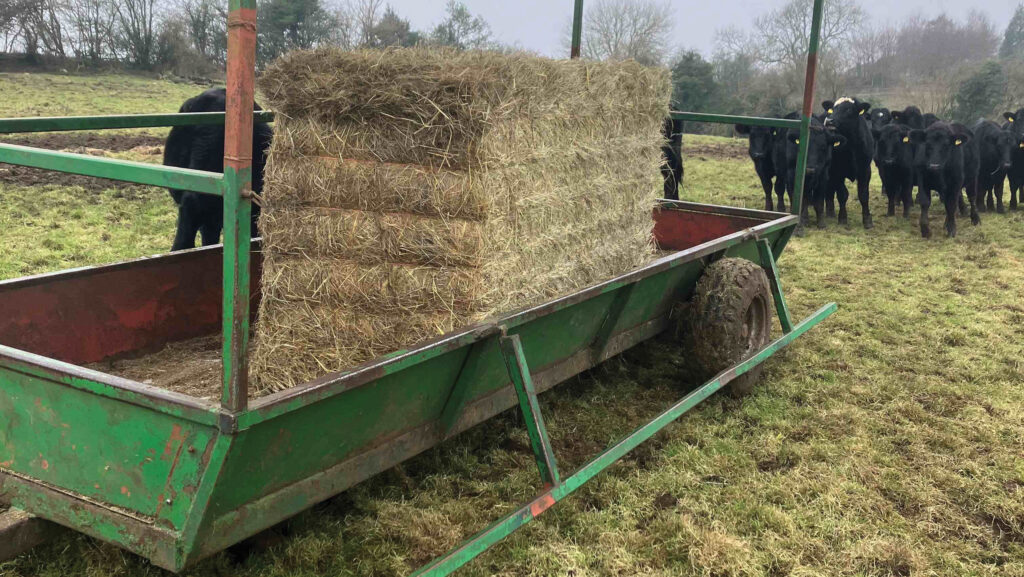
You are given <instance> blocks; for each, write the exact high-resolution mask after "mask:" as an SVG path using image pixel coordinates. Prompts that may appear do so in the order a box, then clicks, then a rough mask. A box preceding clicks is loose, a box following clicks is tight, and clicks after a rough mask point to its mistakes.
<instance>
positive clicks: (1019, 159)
mask: <svg viewBox="0 0 1024 577" xmlns="http://www.w3.org/2000/svg"><path fill="white" fill-rule="evenodd" d="M1003 117H1004V118H1006V124H1003V129H1004V130H1009V131H1010V133H1011V134H1013V138H1014V141H1015V145H1014V147H1013V159H1012V160H1011V161H1010V164H1011V166H1010V170H1009V171H1008V172H1007V176H1008V177H1009V180H1010V210H1017V200H1018V199H1020V202H1021V203H1024V108H1022V109H1020V110H1018V111H1017V112H1007V113H1006V114H1003Z"/></svg>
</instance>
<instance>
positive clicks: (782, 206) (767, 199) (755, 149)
mask: <svg viewBox="0 0 1024 577" xmlns="http://www.w3.org/2000/svg"><path fill="white" fill-rule="evenodd" d="M776 132H777V131H776V130H775V129H773V128H770V127H767V126H748V125H746V124H737V125H736V133H737V134H741V135H743V136H746V137H747V140H748V146H747V153H748V154H750V159H751V160H753V161H754V170H755V171H756V172H757V177H758V178H759V179H761V188H762V189H764V209H765V210H767V211H773V210H775V206H774V204H773V203H772V190H773V188H774V190H775V193H776V194H777V195H778V197H779V203H778V204H779V211H780V212H781V211H785V210H786V181H785V177H784V176H782V175H781V174H782V171H781V170H776V168H775V136H776ZM773 181H774V182H773Z"/></svg>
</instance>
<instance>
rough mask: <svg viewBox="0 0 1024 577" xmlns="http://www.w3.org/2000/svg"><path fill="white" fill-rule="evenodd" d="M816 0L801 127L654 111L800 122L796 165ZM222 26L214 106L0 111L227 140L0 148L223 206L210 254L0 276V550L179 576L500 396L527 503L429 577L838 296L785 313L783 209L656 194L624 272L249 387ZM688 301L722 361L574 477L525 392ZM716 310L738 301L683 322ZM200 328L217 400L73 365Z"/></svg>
mask: <svg viewBox="0 0 1024 577" xmlns="http://www.w3.org/2000/svg"><path fill="white" fill-rule="evenodd" d="M822 2H823V0H816V1H815V4H814V19H813V28H812V36H811V39H810V41H811V44H810V51H809V57H808V70H807V83H806V87H805V93H806V94H805V101H804V108H803V114H802V118H801V119H800V120H777V119H765V118H740V117H726V116H717V115H701V114H689V113H673V115H674V116H676V117H677V118H679V119H683V120H687V121H698V122H728V123H733V122H745V123H748V124H761V125H768V126H776V127H781V128H799V129H800V130H801V131H802V134H803V135H804V138H802V139H801V141H800V142H801V150H800V160H799V165H798V170H799V173H800V174H802V173H803V170H804V167H805V160H806V153H807V150H806V143H807V141H808V139H807V138H806V136H807V131H808V129H809V122H810V112H811V103H812V97H813V92H814V74H815V63H816V52H817V44H818V30H819V27H820V23H821V15H822ZM582 4H583V3H582V0H577V2H576V10H575V25H574V27H573V55H574V56H577V55H578V53H579V42H580V34H581V30H582V24H583V20H582V18H583V6H582ZM228 23H229V34H228V36H229V40H228V48H229V59H228V74H227V91H228V105H227V113H226V114H173V115H142V116H114V117H111V116H106V117H80V118H29V119H0V133H12V132H44V131H64V130H97V129H108V128H133V127H153V126H175V125H188V124H220V123H224V124H225V130H226V135H227V140H226V146H225V173H224V174H223V175H221V174H213V173H205V172H200V171H193V170H183V169H177V168H169V167H163V166H154V165H146V164H140V163H134V162H127V161H120V160H111V159H105V158H95V157H90V156H85V155H78V154H68V153H60V152H51V151H43V150H37V149H33V148H27V147H22V146H14V145H8V144H0V163H9V164H16V165H22V166H31V167H37V168H43V169H48V170H53V171H60V172H67V173H73V174H80V175H88V176H95V177H103V178H112V179H117V180H122V181H127V182H134V183H140V184H146V185H153V186H164V187H173V188H177V189H184V190H192V191H196V192H200V193H206V194H214V195H220V196H222V197H223V199H224V206H225V211H224V225H225V240H224V245H223V246H217V247H209V248H202V249H197V250H191V251H184V252H179V253H173V254H168V255H162V256H157V257H152V258H146V259H140V260H135V261H130V262H125V263H120V264H114V265H109V266H101V267H90V268H83V269H75V270H71V271H65V272H59V273H54V274H47V275H41V276H35V277H29V278H22V279H15V280H9V281H3V282H0V507H5V506H6V507H8V508H7V511H6V513H4V514H3V515H2V516H0V559H4V558H9V557H11V556H14V555H17V554H19V553H21V552H23V551H25V550H27V549H28V548H29V547H32V546H33V545H35V544H37V543H39V542H40V541H41V540H43V539H46V538H48V537H49V536H50V535H52V534H53V532H54V531H55V530H56V529H57V528H58V527H59V526H63V527H67V528H70V529H74V530H76V531H80V532H82V533H85V534H88V535H91V536H93V537H95V538H97V539H101V540H103V541H107V542H109V543H113V544H116V545H118V546H120V547H123V548H125V549H127V550H129V551H132V552H134V553H136V554H138V555H141V556H143V557H146V558H147V559H149V560H151V561H152V562H153V563H154V564H155V565H157V566H159V567H162V568H165V569H168V570H171V571H181V570H182V569H184V568H186V567H188V566H189V565H191V564H193V563H195V562H196V561H198V560H200V559H203V558H204V557H207V556H209V555H213V554H215V553H217V552H219V551H222V550H223V549H225V548H226V547H229V546H231V545H232V544H235V543H238V542H239V541H242V540H244V539H246V538H248V537H250V536H253V535H255V534H257V533H259V532H261V531H263V530H264V529H267V528H268V527H271V526H273V525H275V524H276V523H279V522H281V521H283V520H285V519H288V518H289V517H291V516H293V515H295V514H297V513H299V512H301V511H303V510H306V509H308V508H310V507H312V506H313V505H315V504H316V503H319V502H321V501H324V500H326V499H329V498H331V497H332V496H334V495H337V494H338V493H340V492H342V491H344V490H345V489H347V488H349V487H351V486H353V485H355V484H357V483H359V482H361V481H363V480H365V479H367V478H369V477H371V476H373V475H375V474H377V473H380V472H382V471H384V470H386V469H388V468H390V467H393V466H395V465H397V464H399V463H402V462H403V461H405V460H407V459H410V458H412V457H413V456H415V455H417V454H419V453H421V452H423V451H425V450H427V449H429V448H431V447H433V446H435V445H437V444H438V443H441V442H442V441H444V440H445V439H448V438H450V437H452V436H454V435H456V434H458V433H459V432H461V431H464V430H466V429H468V428H470V427H473V426H475V425H477V424H479V423H481V422H483V421H485V420H487V419H489V418H491V417H494V416H495V415H497V414H499V413H501V412H503V411H506V410H508V409H510V408H513V407H519V408H520V409H521V412H522V414H523V416H524V421H525V426H526V428H527V430H528V432H529V438H530V441H531V444H532V448H533V451H534V454H535V457H536V461H537V466H538V469H539V472H540V479H539V482H538V493H537V496H536V498H534V499H533V500H532V501H531V502H529V503H527V504H525V505H523V507H522V508H520V509H519V510H517V511H515V512H514V513H512V514H510V515H507V516H505V517H504V518H502V519H498V520H496V521H495V523H494V524H493V525H491V526H490V527H487V528H486V529H484V530H482V531H481V532H480V533H478V534H476V535H474V536H473V537H471V538H470V539H469V540H468V541H466V542H465V543H463V544H462V545H461V546H460V547H458V548H457V549H455V550H453V551H451V552H449V553H447V554H445V555H444V556H442V557H439V558H438V559H436V560H434V561H433V562H431V563H430V564H429V565H427V566H426V567H424V568H422V569H420V570H419V571H418V572H417V573H416V574H417V575H447V574H449V573H451V572H453V571H455V570H456V569H458V568H459V567H460V566H462V565H463V564H465V563H466V562H468V561H469V560H471V559H472V558H474V557H475V556H476V555H478V554H480V553H481V552H483V551H484V550H486V549H487V548H488V547H490V546H491V545H493V544H494V543H496V542H498V541H499V540H501V539H502V538H503V537H505V536H506V535H508V534H510V533H511V532H513V531H515V530H516V529H518V528H519V527H521V526H522V525H524V524H526V523H529V522H530V521H532V520H533V519H534V518H536V517H538V516H539V515H541V514H542V513H543V512H544V511H545V510H547V509H548V508H549V507H551V506H553V505H554V504H555V503H557V502H558V501H559V500H561V499H563V498H565V497H567V496H569V495H570V494H571V493H572V492H573V491H575V490H576V489H577V488H579V487H580V486H581V485H582V484H583V483H585V482H587V481H588V480H590V479H591V478H593V477H594V476H595V475H597V474H599V473H600V472H601V471H602V470H604V469H605V468H607V467H608V466H609V465H611V464H612V463H614V462H616V461H617V460H618V459H620V458H621V457H623V456H624V455H625V454H627V453H628V452H629V451H631V450H632V449H633V448H635V447H636V446H638V445H639V444H640V443H642V442H644V441H645V440H646V439H648V438H650V437H651V436H652V435H654V434H655V433H656V432H657V431H659V430H661V429H662V428H664V427H665V426H666V425H668V424H669V423H671V422H672V421H674V420H676V419H678V418H679V417H680V416H682V415H683V414H684V413H685V412H687V411H688V410H690V409H691V408H693V407H694V406H696V405H698V404H699V403H700V402H701V401H703V400H704V399H706V398H708V397H709V396H711V395H712V394H714V393H715V392H716V391H718V390H719V389H721V388H723V387H725V386H727V385H731V386H742V387H746V386H749V385H750V384H751V382H752V380H753V379H754V378H756V375H757V373H758V372H759V368H760V366H761V363H763V362H764V361H765V360H766V359H767V358H768V357H770V356H772V355H773V354H775V353H776V352H778V351H779V350H781V349H782V348H784V347H786V346H787V345H789V344H790V343H792V342H793V341H794V340H795V339H797V338H798V337H800V336H801V335H802V334H803V333H805V332H806V331H807V330H809V329H810V328H811V327H813V326H815V325H816V324H818V323H820V322H821V321H822V320H824V319H825V318H827V317H828V316H829V315H831V314H832V313H833V312H835V310H836V306H835V305H834V304H829V305H826V306H824V307H823V308H821V309H820V310H818V311H817V312H816V313H814V314H813V315H812V316H810V317H809V318H807V319H805V320H803V321H801V322H793V321H791V319H790V316H789V312H788V309H787V308H786V304H785V299H784V297H783V293H782V288H781V286H780V283H779V275H778V269H777V268H776V261H777V259H778V258H779V256H780V255H781V253H782V251H783V249H784V248H785V246H786V243H787V242H788V240H789V239H790V237H791V236H792V235H793V233H794V231H795V230H796V228H797V226H798V224H799V220H798V218H799V217H798V216H797V215H795V214H794V215H789V214H780V213H770V212H762V211H756V210H745V209H735V208H727V207H716V206H707V205H699V204H693V203H687V202H671V201H665V202H664V203H663V204H662V205H661V206H660V207H659V208H658V209H657V210H655V212H654V214H653V219H654V222H655V237H656V238H655V240H656V242H657V244H658V246H659V248H660V249H661V250H662V251H663V252H662V254H663V256H662V257H661V258H660V259H658V260H656V261H655V262H652V263H650V264H649V265H647V266H645V267H643V268H641V269H639V270H634V271H628V272H627V271H623V273H624V274H623V275H622V276H620V277H618V278H614V279H611V280H608V281H606V282H604V283H601V284H598V285H595V286H591V287H589V288H586V289H585V290H582V291H579V292H577V293H575V294H572V295H569V296H566V297H563V298H559V299H557V300H553V301H551V302H547V303H544V304H542V305H540V306H536V307H533V308H529V309H525V310H521V311H517V312H514V313H512V314H508V315H505V316H502V317H501V318H495V319H492V320H490V321H488V322H485V323H483V324H480V325H477V326H471V327H466V328H464V329H461V330H459V331H456V332H453V333H450V334H446V335H443V336H441V337H440V338H438V339H436V340H434V341H432V342H428V343H422V344H420V345H419V346H417V347H416V348H414V349H411V350H403V351H396V352H395V353H392V354H390V355H387V356H385V357H383V358H380V359H377V360H375V361H372V362H369V363H367V364H365V365H362V366H359V367H356V368H354V369H352V370H349V371H346V372H343V373H337V374H327V375H324V376H323V377H321V378H319V379H317V380H315V381H313V382H310V383H306V384H304V385H301V386H298V387H295V388H293V389H290V390H287V391H284V392H281V393H277V394H274V395H271V396H267V397H263V398H260V399H258V400H254V401H252V402H250V401H249V397H248V377H249V372H248V363H247V350H248V338H249V325H250V321H251V315H252V311H253V310H255V309H254V308H253V305H254V304H255V299H257V298H258V297H259V290H258V288H259V278H260V270H261V259H260V254H259V245H258V240H253V239H250V238H249V230H250V228H249V220H250V208H251V194H250V193H249V189H250V172H251V170H250V167H251V157H252V150H251V142H252V140H251V131H252V124H253V119H254V116H255V117H258V118H259V120H264V121H269V120H271V119H272V115H271V114H270V113H265V112H259V113H255V115H254V112H253V107H252V104H253V92H254V54H255V44H256V10H255V2H254V0H231V3H230V14H229V17H228ZM802 181H803V179H802V178H800V179H798V186H797V191H796V194H795V197H796V198H794V201H793V207H794V212H798V211H799V207H800V206H801V202H800V197H801V194H802ZM707 275H715V276H716V277H717V278H718V279H723V278H724V279H726V280H741V279H742V282H741V283H740V284H741V285H742V286H740V289H741V290H739V291H736V292H735V294H733V293H730V294H732V296H730V295H725V296H723V295H721V294H717V292H715V293H714V294H713V293H712V291H704V290H703V289H702V288H701V287H702V286H704V285H706V284H708V283H701V282H700V281H701V279H702V277H706V276H707ZM705 293H706V294H705ZM715 299H734V300H732V301H728V302H724V301H721V300H719V301H716V300H715ZM736 299H739V300H736ZM686 303H702V305H703V306H701V307H694V306H690V307H689V308H690V309H691V310H689V311H688V312H687V314H686V315H685V316H686V318H687V319H688V322H687V323H685V324H684V325H682V326H683V327H684V328H685V329H686V331H683V332H687V331H688V332H687V334H685V335H684V342H690V343H692V342H694V339H697V340H698V342H700V341H701V340H702V339H713V338H715V339H720V340H722V339H723V338H724V341H729V342H735V343H739V346H737V347H735V350H734V351H731V356H730V358H728V359H726V362H725V363H724V364H723V365H722V366H717V367H705V369H708V370H711V371H712V372H717V376H715V377H714V378H712V379H711V380H710V381H708V382H706V383H704V384H703V385H701V386H699V387H698V388H696V389H694V390H693V391H692V392H691V393H689V394H688V395H687V396H685V397H684V398H683V399H681V400H680V401H679V402H678V403H677V404H675V405H673V406H672V407H671V408H669V409H668V410H666V411H665V412H664V413H662V414H661V415H659V416H658V417H657V418H655V419H654V420H652V421H651V422H649V423H647V424H645V425H643V426H642V427H640V428H638V429H637V430H636V431H634V432H633V433H632V434H630V435H629V436H627V437H626V438H624V439H622V440H621V441H619V442H618V443H616V444H614V445H613V446H611V447H609V448H608V449H607V450H606V451H604V452H603V453H601V454H599V455H597V456H596V457H594V458H593V460H591V461H590V462H589V463H588V464H586V465H585V466H583V467H582V468H580V469H579V470H577V471H575V472H571V473H569V472H566V471H560V470H559V467H558V462H557V459H556V456H555V455H554V454H553V453H552V450H551V444H550V442H549V440H548V435H547V432H546V430H545V428H544V418H543V415H542V414H541V412H540V409H539V405H538V403H537V395H538V394H540V393H542V392H544V391H545V390H547V389H549V388H551V387H553V386H555V385H557V384H559V383H561V382H563V381H565V380H566V379H569V378H571V377H573V376H574V375H577V374H579V373H581V372H583V371H585V370H587V369H589V368H591V367H594V366H595V365H597V364H599V363H601V362H603V361H604V360H606V359H608V358H610V357H612V356H615V355H618V354H620V353H622V352H623V351H625V350H627V349H629V348H630V347H633V346H635V345H637V344H639V343H642V342H643V341H645V340H647V339H650V338H653V337H655V336H657V335H659V334H661V333H665V332H666V331H669V330H670V329H672V330H673V331H676V325H677V324H678V321H677V319H676V318H675V317H676V316H677V315H676V312H677V311H679V310H680V309H685V308H687V307H685V306H682V307H681V306H680V305H685V304H686ZM772 303H774V307H772ZM730 307H731V308H730ZM693 309H700V310H693ZM725 309H729V310H735V311H738V314H735V315H731V316H728V315H727V316H725V317H723V316H720V315H719V316H716V315H715V314H706V315H703V316H702V313H701V311H712V312H713V311H721V310H725ZM773 309H774V313H775V314H777V316H778V318H779V320H780V323H781V326H782V335H781V336H780V337H779V338H777V339H776V340H771V337H770V327H771V325H772V324H773V323H772V312H773ZM218 332H221V333H222V335H223V339H222V340H223V351H222V352H223V386H222V395H221V400H220V402H219V403H217V402H213V401H209V400H204V399H200V398H194V397H190V396H186V395H182V394H178V393H173V392H169V391H165V390H163V389H159V388H155V387H153V386H149V385H146V384H143V383H141V382H136V381H132V380H128V379H124V378H120V377H115V376H111V375H108V374H104V373H102V372H98V371H95V370H90V369H86V368H83V367H84V366H85V365H89V364H92V363H98V362H102V361H106V360H111V359H116V358H124V357H133V356H141V355H145V354H147V353H151V352H153V351H159V350H160V349H162V348H163V347H165V346H167V345H168V344H171V343H175V342H180V341H185V340H188V339H193V338H196V337H201V336H204V335H214V334H217V333H218ZM676 332H678V331H676ZM724 341H723V342H724ZM705 342H706V341H705ZM719 362H721V359H719ZM143 380H144V379H143Z"/></svg>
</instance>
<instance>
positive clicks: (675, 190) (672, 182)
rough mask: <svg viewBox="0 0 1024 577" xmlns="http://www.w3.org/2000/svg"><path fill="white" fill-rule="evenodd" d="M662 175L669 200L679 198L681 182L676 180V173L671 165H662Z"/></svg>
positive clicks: (666, 196)
mask: <svg viewBox="0 0 1024 577" xmlns="http://www.w3.org/2000/svg"><path fill="white" fill-rule="evenodd" d="M661 177H662V178H663V179H664V180H665V198H667V199H668V200H679V183H678V182H676V177H675V174H674V173H673V171H672V169H671V168H669V167H667V166H666V167H662V169H661Z"/></svg>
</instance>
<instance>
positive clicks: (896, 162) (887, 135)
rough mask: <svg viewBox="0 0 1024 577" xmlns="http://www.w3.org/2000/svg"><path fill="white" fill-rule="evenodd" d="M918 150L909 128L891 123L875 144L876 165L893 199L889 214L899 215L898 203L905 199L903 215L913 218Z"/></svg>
mask: <svg viewBox="0 0 1024 577" xmlns="http://www.w3.org/2000/svg"><path fill="white" fill-rule="evenodd" d="M914 152H915V145H914V143H913V142H911V141H910V128H909V127H907V126H904V125H902V124H890V125H889V126H886V127H885V128H883V129H882V131H881V132H880V133H879V135H878V142H876V143H875V166H877V167H878V175H879V176H880V177H881V179H882V189H883V191H884V192H885V195H886V197H887V198H888V199H889V212H888V215H889V216H895V215H896V204H897V202H902V203H903V218H910V205H911V204H913V202H914V197H913V190H914V180H915V179H914V176H915V171H914Z"/></svg>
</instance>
